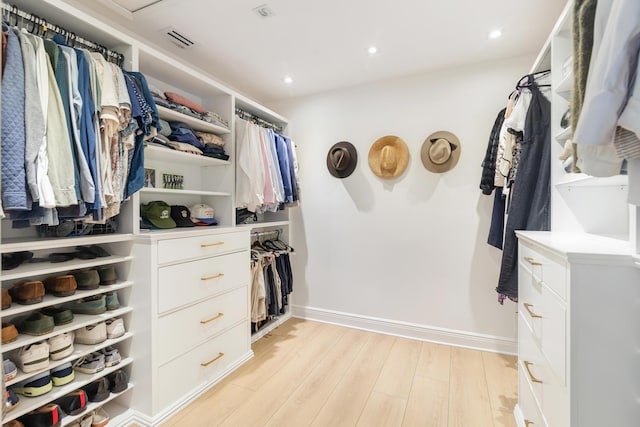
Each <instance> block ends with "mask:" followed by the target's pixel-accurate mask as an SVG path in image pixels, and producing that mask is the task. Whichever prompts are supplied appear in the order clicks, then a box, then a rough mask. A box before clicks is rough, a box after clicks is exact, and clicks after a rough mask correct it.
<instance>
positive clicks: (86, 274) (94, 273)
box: [73, 269, 100, 290]
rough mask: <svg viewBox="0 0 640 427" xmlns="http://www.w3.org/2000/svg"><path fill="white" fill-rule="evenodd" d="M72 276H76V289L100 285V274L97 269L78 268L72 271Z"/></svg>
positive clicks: (88, 288) (95, 287) (87, 288)
mask: <svg viewBox="0 0 640 427" xmlns="http://www.w3.org/2000/svg"><path fill="white" fill-rule="evenodd" d="M73 277H75V278H76V284H77V285H78V289H84V290H90V289H98V287H99V286H100V275H99V274H98V270H95V269H91V270H79V271H76V272H74V273H73Z"/></svg>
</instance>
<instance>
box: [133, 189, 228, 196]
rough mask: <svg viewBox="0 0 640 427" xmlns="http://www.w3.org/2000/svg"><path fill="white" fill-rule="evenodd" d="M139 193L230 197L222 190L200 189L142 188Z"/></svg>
mask: <svg viewBox="0 0 640 427" xmlns="http://www.w3.org/2000/svg"><path fill="white" fill-rule="evenodd" d="M140 193H141V194H178V195H183V196H214V197H230V196H231V193H225V192H222V191H200V190H173V189H168V188H143V189H142V190H140Z"/></svg>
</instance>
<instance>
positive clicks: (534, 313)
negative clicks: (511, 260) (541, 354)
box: [518, 260, 542, 340]
mask: <svg viewBox="0 0 640 427" xmlns="http://www.w3.org/2000/svg"><path fill="white" fill-rule="evenodd" d="M541 300H542V282H541V281H540V280H539V278H537V277H536V276H535V275H534V273H533V271H532V270H531V268H530V266H529V265H528V264H526V263H523V262H522V260H520V265H519V270H518V312H520V313H522V318H523V319H524V321H525V322H526V323H527V325H528V327H529V329H530V330H531V332H532V333H533V335H534V337H535V338H536V339H537V340H540V337H541V336H542V316H541V315H540V313H539V311H540V304H541Z"/></svg>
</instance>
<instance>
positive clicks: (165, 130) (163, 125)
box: [158, 119, 171, 136]
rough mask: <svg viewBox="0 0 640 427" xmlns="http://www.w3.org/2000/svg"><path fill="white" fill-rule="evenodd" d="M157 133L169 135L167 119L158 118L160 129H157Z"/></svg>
mask: <svg viewBox="0 0 640 427" xmlns="http://www.w3.org/2000/svg"><path fill="white" fill-rule="evenodd" d="M158 133H159V134H162V135H164V136H169V135H171V125H170V124H169V122H168V121H166V120H163V119H160V129H158Z"/></svg>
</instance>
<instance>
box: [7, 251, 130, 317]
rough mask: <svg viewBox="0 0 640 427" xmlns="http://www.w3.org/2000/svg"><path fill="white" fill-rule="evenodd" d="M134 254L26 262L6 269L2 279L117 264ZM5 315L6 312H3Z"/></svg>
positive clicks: (128, 259) (14, 278) (22, 277)
mask: <svg viewBox="0 0 640 427" xmlns="http://www.w3.org/2000/svg"><path fill="white" fill-rule="evenodd" d="M132 259H133V256H131V255H129V256H118V255H111V256H108V257H103V258H94V259H89V260H80V259H72V260H69V261H65V262H56V263H52V262H41V263H24V264H22V265H20V266H18V267H16V268H14V269H13V270H5V271H4V272H3V273H2V281H8V280H16V279H24V278H29V277H33V276H38V275H46V274H54V273H61V272H67V271H70V270H80V269H82V268H90V267H99V266H103V265H110V264H117V263H120V262H126V261H131V260H132ZM3 316H4V314H3Z"/></svg>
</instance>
